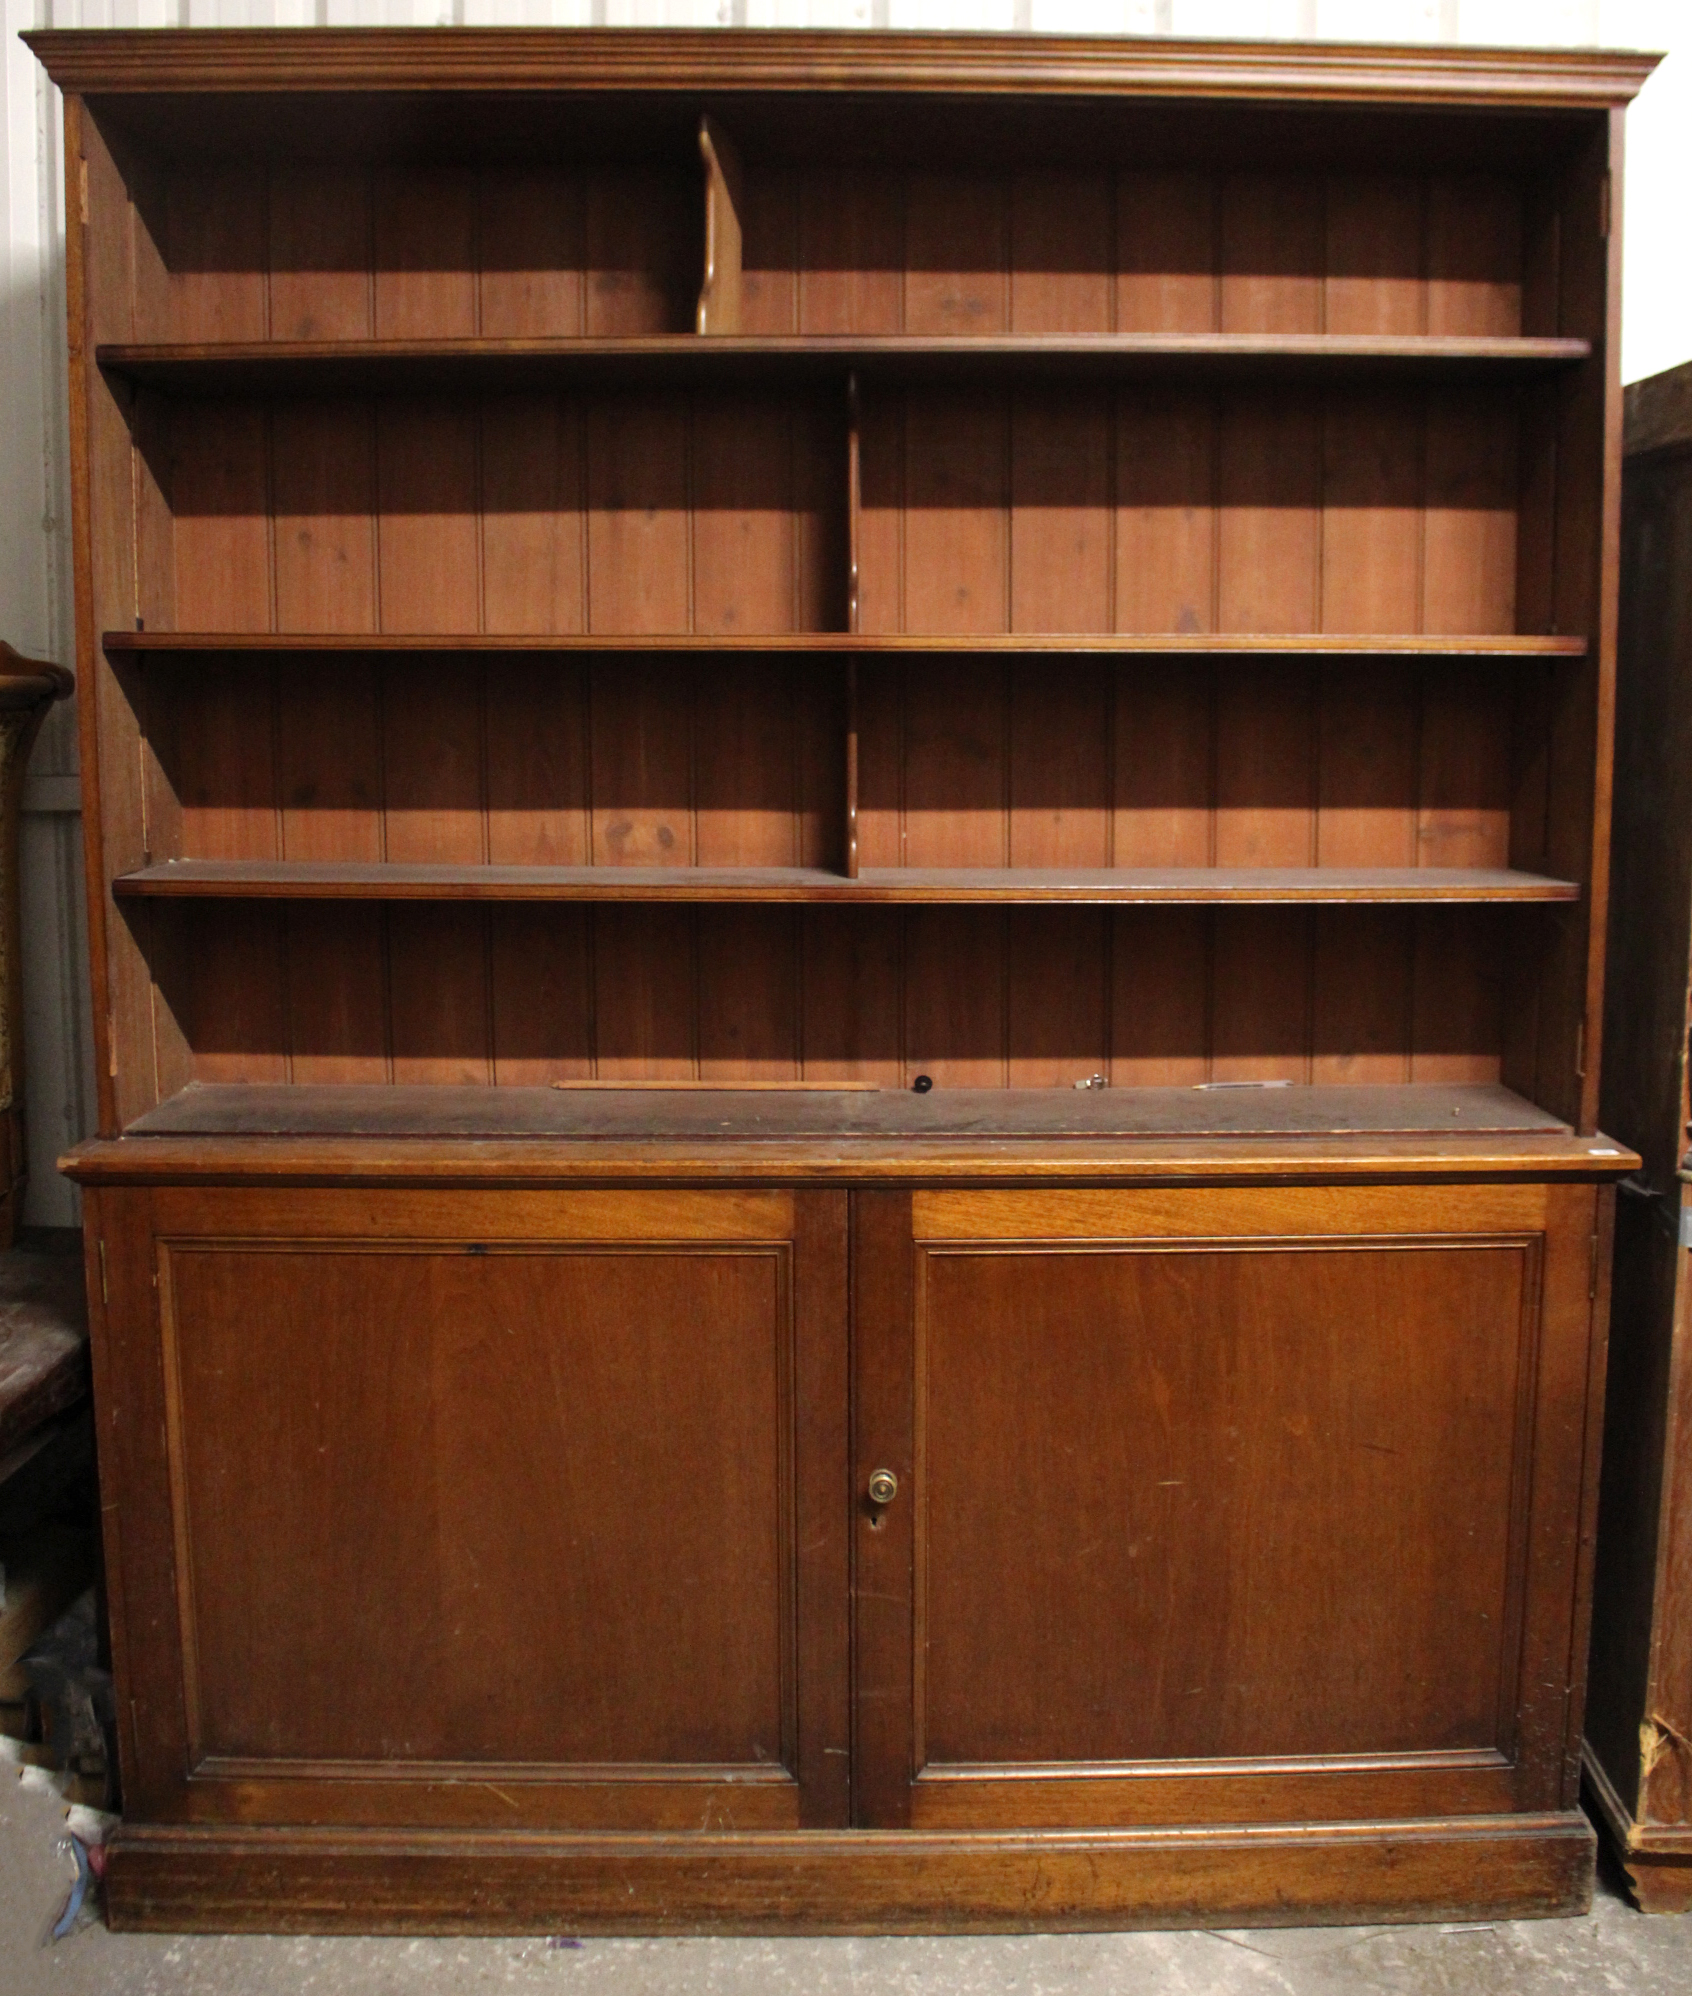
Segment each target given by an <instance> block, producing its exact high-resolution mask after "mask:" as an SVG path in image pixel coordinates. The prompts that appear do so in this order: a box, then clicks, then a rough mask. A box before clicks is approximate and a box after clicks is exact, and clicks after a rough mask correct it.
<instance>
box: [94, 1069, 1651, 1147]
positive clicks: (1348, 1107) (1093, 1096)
mask: <svg viewBox="0 0 1692 1996" xmlns="http://www.w3.org/2000/svg"><path fill="white" fill-rule="evenodd" d="M127 1134H128V1135H129V1136H131V1137H361V1138H375V1139H382V1138H390V1139H393V1138H398V1139H405V1138H470V1139H478V1138H501V1137H507V1138H509V1137H518V1138H552V1139H563V1140H575V1141H580V1140H588V1141H593V1140H601V1141H623V1142H627V1141H631V1140H632V1141H643V1140H650V1141H658V1142H662V1141H666V1140H678V1139H679V1140H683V1141H688V1142H693V1141H702V1140H703V1141H717V1142H748V1141H751V1142H758V1141H766V1142H769V1141H776V1142H779V1141H784V1140H795V1139H799V1140H804V1139H810V1140H821V1141H842V1140H844V1141H852V1140H859V1141H863V1140H869V1141H875V1140H889V1139H891V1140H895V1141H898V1142H900V1143H916V1144H919V1145H920V1144H922V1143H923V1142H924V1141H925V1140H927V1141H933V1142H957V1141H960V1140H963V1141H969V1140H989V1141H991V1140H1000V1141H1022V1142H1038V1143H1063V1142H1066V1141H1070V1142H1072V1141H1080V1140H1087V1139H1098V1138H1106V1139H1109V1138H1118V1139H1168V1138H1186V1137H1294V1138H1296V1137H1304V1136H1316V1137H1330V1136H1383V1137H1384V1136H1407V1135H1408V1136H1434V1135H1446V1136H1458V1137H1472V1136H1483V1135H1485V1136H1496V1135H1517V1136H1559V1137H1567V1136H1568V1135H1569V1127H1568V1125H1567V1124H1566V1123H1563V1122H1560V1121H1559V1120H1558V1119H1557V1118H1556V1117H1555V1116H1551V1115H1547V1114H1546V1112H1545V1111H1544V1110H1543V1109H1537V1108H1535V1107H1534V1105H1533V1104H1532V1103H1531V1102H1528V1101H1526V1100H1524V1098H1523V1097H1522V1096H1520V1095H1517V1094H1514V1093H1512V1091H1511V1090H1509V1089H1508V1088H1501V1087H1487V1086H1466V1087H1460V1086H1446V1085H1437V1084H1409V1085H1405V1086H1396V1087H1394V1086H1379V1087H1364V1088H1336V1087H1307V1086H1301V1085H1294V1084H1276V1083H1268V1084H1264V1083H1243V1084H1240V1083H1221V1084H1216V1083H1212V1084H1209V1085H1207V1086H1202V1087H1194V1088H1086V1089H1078V1088H937V1089H935V1090H933V1091H932V1092H931V1093H929V1094H923V1095H919V1094H917V1093H915V1092H914V1091H913V1090H911V1089H904V1088H885V1089H883V1088H867V1089H866V1088H854V1089H846V1088H842V1089H839V1090H834V1089H827V1088H791V1089H788V1088H735V1087H733V1086H732V1085H730V1086H725V1087H723V1088H700V1087H688V1088H665V1087H663V1086H662V1085H658V1086H651V1087H644V1086H634V1087H627V1088H598V1087H596V1088H571V1087H564V1088H451V1087H439V1088H436V1087H404V1086H395V1087H380V1086H375V1087H344V1088H337V1087H294V1088H288V1087H269V1086H260V1085H257V1084H239V1085H230V1084H217V1085H210V1084H204V1083H195V1084H192V1085H190V1086H189V1087H187V1088H184V1089H183V1090H182V1091H181V1092H180V1093H179V1094H176V1095H173V1096H171V1097H170V1099H169V1100H168V1101H166V1102H162V1103H161V1104H160V1105H159V1106H158V1108H156V1109H153V1110H150V1111H149V1112H148V1113H147V1114H146V1115H144V1116H141V1117H139V1118H138V1119H137V1120H136V1121H135V1122H134V1123H132V1124H131V1125H130V1128H129V1130H128V1132H127ZM1610 1155H1612V1156H1613V1155H1615V1152H1614V1150H1613V1148H1612V1150H1611V1152H1610Z"/></svg>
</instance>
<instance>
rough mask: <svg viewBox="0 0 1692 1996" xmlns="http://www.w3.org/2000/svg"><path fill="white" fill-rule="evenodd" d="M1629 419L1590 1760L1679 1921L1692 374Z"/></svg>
mask: <svg viewBox="0 0 1692 1996" xmlns="http://www.w3.org/2000/svg"><path fill="white" fill-rule="evenodd" d="M1626 417H1627V428H1626V449H1627V459H1626V475H1625V477H1624V479H1623V484H1622V494H1623V505H1622V622H1621V667H1620V687H1619V692H1618V701H1617V710H1616V728H1617V736H1616V745H1617V753H1618V760H1619V766H1620V768H1621V770H1622V771H1623V772H1624V773H1625V781H1624V782H1623V783H1622V784H1621V786H1620V788H1619V790H1618V792H1617V797H1616V813H1615V891H1614V895H1613V898H1612V901H1611V907H1610V925H1611V934H1612V937H1613V940H1614V947H1615V958H1616V975H1615V979H1614V983H1613V987H1612V990H1611V995H1610V1002H1609V1019H1608V1034H1609V1042H1610V1058H1609V1060H1608V1062H1607V1064H1606V1066H1605V1070H1604V1116H1605V1121H1606V1124H1607V1125H1608V1126H1609V1127H1611V1128H1614V1129H1616V1130H1618V1131H1620V1132H1622V1133H1623V1134H1624V1135H1625V1136H1626V1137H1627V1139H1628V1141H1629V1142H1630V1143H1632V1144H1634V1145H1636V1146H1637V1147H1638V1150H1639V1152H1640V1154H1641V1156H1642V1157H1643V1159H1644V1167H1643V1169H1642V1171H1641V1172H1640V1174H1639V1175H1638V1177H1637V1178H1630V1179H1628V1180H1627V1181H1626V1183H1625V1185H1624V1186H1623V1190H1624V1192H1626V1193H1627V1194H1629V1195H1630V1196H1629V1197H1627V1198H1624V1199H1623V1200H1622V1201H1621V1203H1620V1209H1619V1212H1618V1223H1617V1230H1616V1295H1615V1334H1614V1338H1613V1340H1612V1345H1611V1361H1610V1389H1609V1390H1610V1397H1609V1405H1608V1408H1607V1412H1606V1420H1605V1465H1604V1486H1603V1499H1602V1503H1601V1506H1600V1510H1599V1533H1598V1551H1599V1558H1598V1573H1597V1594H1596V1602H1595V1607H1596V1613H1595V1618H1594V1623H1593V1631H1592V1696H1591V1701H1590V1709H1589V1713H1588V1718H1587V1726H1586V1765H1587V1773H1588V1777H1589V1780H1590V1785H1591V1789H1592V1794H1593V1797H1594V1800H1595V1801H1596V1803H1597V1805H1598V1809H1599V1812H1600V1814H1601V1816H1602V1818H1603V1821H1604V1822H1605V1824H1606V1825H1607V1827H1608V1828H1609V1831H1610V1833H1611V1835H1612V1837H1613V1838H1614V1840H1615V1843H1616V1847H1617V1849H1618V1851H1619V1853H1620V1856H1621V1859H1622V1862H1623V1863H1624V1864H1625V1865H1626V1867H1627V1871H1628V1876H1629V1878H1630V1879H1631V1881H1632V1884H1633V1890H1634V1894H1635V1896H1636V1897H1637V1899H1638V1901H1639V1903H1640V1905H1641V1906H1643V1907H1644V1908H1645V1910H1646V1911H1647V1912H1667V1913H1679V1912H1685V1911H1687V1910H1688V1909H1692V1569H1689V1562H1692V1452H1689V1443H1688V1436H1689V1433H1692V1429H1689V1426H1688V1421H1689V1401H1688V1396H1689V1394H1692V1354H1689V1348H1688V1345H1689V1337H1692V1333H1689V1332H1688V1330H1687V1328H1686V1310H1687V1296H1688V1290H1689V1281H1688V1273H1689V1272H1688V1267H1687V1260H1688V1252H1689V1249H1692V1217H1688V1216H1689V1214H1692V1204H1689V1202H1688V1200H1687V1196H1686V1195H1687V1191H1688V1187H1689V1184H1692V1180H1689V1178H1688V1173H1687V1159H1688V1136H1689V1134H1692V1120H1689V1118H1692V1107H1689V1103H1688V1096H1687V1087H1688V1077H1687V1058H1688V1046H1689V1041H1692V1009H1689V1000H1688V992H1687V976H1688V965H1689V964H1692V692H1689V689H1688V680H1689V677H1692V367H1680V368H1675V369H1674V370H1672V371H1671V372H1670V373H1668V374H1659V375H1656V376H1654V377H1653V378H1652V379H1651V380H1649V381H1641V382H1637V383H1635V384H1634V385H1633V386H1632V387H1630V388H1629V389H1628V391H1627V399H1626Z"/></svg>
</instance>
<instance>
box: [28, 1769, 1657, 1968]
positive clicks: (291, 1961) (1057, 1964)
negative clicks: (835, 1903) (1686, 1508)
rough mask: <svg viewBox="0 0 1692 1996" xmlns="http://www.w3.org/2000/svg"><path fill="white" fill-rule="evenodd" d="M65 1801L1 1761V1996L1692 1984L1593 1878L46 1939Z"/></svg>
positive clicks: (60, 1878)
mask: <svg viewBox="0 0 1692 1996" xmlns="http://www.w3.org/2000/svg"><path fill="white" fill-rule="evenodd" d="M63 1815H64V1808H63V1804H62V1803H61V1802H60V1801H59V1799H58V1798H57V1797H56V1796H54V1795H51V1794H42V1793H32V1792H30V1791H28V1790H26V1789H25V1788H23V1787H22V1786H20V1785H19V1783H18V1782H17V1780H16V1779H15V1773H14V1770H13V1769H11V1768H9V1767H6V1768H0V1996H47V1992H53V1996H154V1992H158V1996H166V1992H168V1996H296V1992H300V1993H301V1996H304V1992H320V1991H321V1992H334V1996H400V1992H402V1991H403V1992H406V1996H412V1992H423V1996H429V1993H430V1992H434V1991H440V1992H442V1996H445V1992H449V1991H450V1992H454V1996H456V1992H458V1991H476V1990H519V1991H523V1990H548V1991H556V1992H568V1996H636V1992H638V1996H741V1992H745V1996H751V1992H754V1991H756V1992H757V1996H782V1992H786V1991H790V1990H791V1991H793V1992H795V1996H799V1992H803V1996H871V1992H874V1996H884V1992H885V1996H917V1992H921V1996H976V1992H981V1993H982V1996H988V1992H991V1996H1048V1992H1053V1993H1054V1996H1055V1992H1057V1991H1062V1992H1063V1996H1105V1992H1107V1991H1108V1992H1110V1996H1234V1992H1241V1996H1246V1993H1247V1992H1251V1993H1252V1996H1255V1992H1257V1991H1263V1992H1266V1993H1267V1992H1280V1996H1341V1992H1373V1991H1382V1992H1392V1996H1468V1993H1469V1992H1474V1996H1540V1992H1542V1991H1543V1992H1550V1991H1563V1990H1569V1991H1579V1992H1581V1996H1594V1993H1595V1992H1609V1991H1627V1992H1632V1991H1636V1990H1637V1991H1656V1990H1663V1991H1676V1992H1687V1996H1692V1915H1689V1916H1687V1917H1685V1918H1681V1919H1646V1918H1645V1917H1644V1916H1643V1915H1641V1914H1638V1913H1635V1912H1634V1911H1633V1910H1632V1908H1631V1907H1629V1906H1628V1905H1627V1904H1626V1903H1625V1902H1624V1901H1623V1900H1622V1899H1621V1898H1620V1897H1619V1896H1618V1894H1617V1891H1616V1888H1615V1886H1614V1885H1613V1883H1607V1882H1601V1884H1600V1888H1599V1896H1598V1900H1597V1904H1596V1905H1595V1907H1594V1910H1593V1912H1592V1914H1591V1916H1590V1917H1589V1918H1587V1919H1584V1920H1529V1921H1521V1922H1518V1923H1516V1924H1512V1925H1500V1926H1482V1927H1468V1928H1456V1927H1318V1928H1306V1929H1297V1930H1282V1931H1278V1932H1258V1933H1226V1934H1222V1933H1204V1934H1054V1935H1035V1936H1032V1937H1028V1938H1022V1939H1015V1938H1004V1939H961V1940H891V1939H890V1940H817V1941H807V1940H779V1941H731V1940H685V1941H583V1942H580V1943H578V1944H569V1945H559V1944H558V1943H556V1942H550V1943H549V1942H548V1941H545V1940H490V1941H456V1940H449V1941H407V1940H273V1939H256V1938H228V1939H225V1938H218V1937H209V1938H207V1937H196V1938H182V1939H177V1938H172V1937H170V1936H168V1935H150V1934H149V1935H133V1934H131V1935H116V1934H109V1933H107V1932H106V1930H105V1928H104V1927H101V1926H98V1925H86V1926H83V1927H81V1928H79V1929H77V1930H76V1931H75V1932H73V1933H72V1934H71V1935H70V1937H69V1938H68V1939H66V1940H63V1941H60V1942H56V1943H54V1944H52V1945H43V1937H44V1935H45V1934H46V1932H47V1930H48V1928H49V1926H50V1925H51V1923H52V1920H53V1918H54V1916H55V1915H56V1914H57V1912H58V1911H59V1908H60V1907H61V1906H62V1904H63V1902H64V1898H65V1892H66V1888H67V1885H68V1882H69V1877H70V1872H69V1867H68V1863H67V1861H66V1859H65V1858H64V1857H63V1856H62V1855H61V1853H60V1852H59V1849H58V1842H59V1838H60V1835H61V1831H62V1826H63Z"/></svg>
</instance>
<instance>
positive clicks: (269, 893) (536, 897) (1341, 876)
mask: <svg viewBox="0 0 1692 1996" xmlns="http://www.w3.org/2000/svg"><path fill="white" fill-rule="evenodd" d="M113 890H114V892H116V893H117V894H119V895H121V896H124V897H131V896H135V897H144V896H152V897H159V898H165V899H190V900H193V899H199V900H206V899H209V900H281V901H625V902H626V901H729V902H767V901H775V902H795V901H798V902H836V901H845V902H895V903H907V904H908V903H920V902H944V903H965V902H1024V903H1026V902H1072V903H1097V904H1108V905H1131V904H1134V903H1155V904H1170V903H1174V904H1179V905H1194V904H1206V903H1231V902H1232V903H1238V902H1248V903H1282V904H1305V903H1315V904H1321V903H1334V902H1342V903H1343V902H1356V903H1361V904H1364V905H1368V906H1376V905H1379V904H1381V903H1385V902H1393V903H1397V902H1506V901H1507V902H1536V901H1578V900H1579V899H1580V892H1581V890H1580V887H1579V884H1578V883H1577V882H1575V881H1570V880H1552V879H1548V878H1546V877H1545V876H1544V875H1541V874H1537V873H1515V872H1508V871H1504V870H1502V869H1490V868H1482V867H1445V866H1420V867H1416V866H1407V867H1338V866H1333V867H1315V866H1309V867H1304V866H1288V867H1270V866H1265V867H1186V866H1171V867H1145V868H1123V869H1121V870H1118V871H1112V872H1105V871H1087V870H1085V869H1075V870H1059V869H1042V868H1033V867H1026V868H1015V867H886V868H876V869H873V870H866V871H865V872H863V873H860V874H859V875H858V876H857V878H856V879H848V878H847V877H846V876H845V875H844V874H839V873H830V872H827V871H825V870H823V869H822V868H819V867H800V866H793V867H778V866H771V867H705V866H692V867H688V866H676V867H645V866H438V865H409V864H393V865H370V864H354V863H351V862H334V863H328V862H322V861H284V860H212V859H177V860H165V861H163V862H162V863H160V864H158V865H156V866H148V867H143V868H141V869H140V870H139V871H138V872H134V873H126V874H121V875H120V876H119V877H118V878H117V880H115V881H114V882H113Z"/></svg>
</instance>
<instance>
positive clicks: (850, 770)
mask: <svg viewBox="0 0 1692 1996" xmlns="http://www.w3.org/2000/svg"><path fill="white" fill-rule="evenodd" d="M858 433H859V423H858V377H857V374H856V373H855V372H854V373H851V374H848V375H847V377H846V628H847V630H848V631H849V632H850V633H851V634H852V636H854V637H856V636H857V634H858V628H859V617H858V539H859V522H860V516H861V513H862V509H863V481H862V476H861V472H860V468H859V454H858ZM857 877H858V661H857V659H856V658H855V657H854V656H853V655H852V654H851V653H850V652H848V653H847V656H846V878H847V879H848V880H856V879H857Z"/></svg>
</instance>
